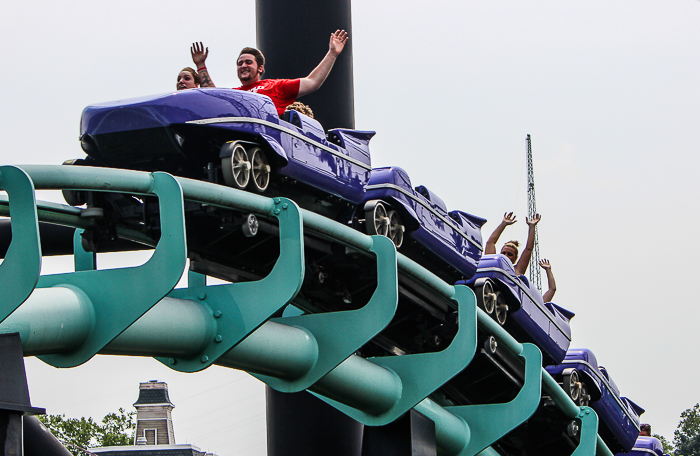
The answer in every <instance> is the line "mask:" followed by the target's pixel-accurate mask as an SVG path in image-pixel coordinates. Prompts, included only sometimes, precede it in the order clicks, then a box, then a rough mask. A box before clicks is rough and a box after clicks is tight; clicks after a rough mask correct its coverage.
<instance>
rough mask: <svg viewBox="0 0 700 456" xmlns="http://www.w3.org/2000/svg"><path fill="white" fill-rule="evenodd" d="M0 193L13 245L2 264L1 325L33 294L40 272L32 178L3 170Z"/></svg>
mask: <svg viewBox="0 0 700 456" xmlns="http://www.w3.org/2000/svg"><path fill="white" fill-rule="evenodd" d="M0 190H5V191H6V192H7V195H8V198H9V214H10V215H11V216H12V222H11V224H12V241H11V243H10V247H9V248H8V250H7V254H6V255H5V261H3V262H2V264H0V290H2V294H1V295H0V322H2V321H3V320H5V319H6V318H7V316H8V315H10V314H11V313H12V312H14V311H15V309H17V307H19V306H20V305H21V304H22V303H23V302H24V301H25V300H26V299H27V298H28V297H29V295H30V294H31V293H32V290H34V287H35V286H36V284H37V281H38V280H39V273H40V271H41V244H40V243H39V220H38V216H37V210H36V199H35V196H34V185H33V184H32V181H31V180H30V179H29V176H28V175H27V174H26V173H25V172H24V171H22V170H21V169H19V168H16V167H14V166H1V167H0Z"/></svg>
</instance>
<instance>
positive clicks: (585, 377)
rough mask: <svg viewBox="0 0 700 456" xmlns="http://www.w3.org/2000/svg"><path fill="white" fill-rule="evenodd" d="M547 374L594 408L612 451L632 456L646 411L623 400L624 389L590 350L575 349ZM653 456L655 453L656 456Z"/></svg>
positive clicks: (565, 389) (604, 438) (601, 434)
mask: <svg viewBox="0 0 700 456" xmlns="http://www.w3.org/2000/svg"><path fill="white" fill-rule="evenodd" d="M546 369H547V372H549V373H550V375H552V377H554V379H556V380H557V381H559V382H560V383H561V384H562V387H563V388H564V391H566V393H567V394H568V395H569V396H570V397H571V399H572V400H573V401H574V402H575V403H576V404H578V405H581V406H584V405H590V406H591V407H592V408H593V409H594V410H595V411H596V413H597V414H598V417H599V418H600V425H599V434H600V436H601V437H602V438H603V440H605V443H606V444H607V445H608V448H610V449H611V450H612V451H622V452H628V451H630V450H631V449H632V447H634V446H635V440H638V439H637V437H638V436H639V416H640V415H641V414H642V413H644V409H643V408H641V407H640V406H638V405H637V404H635V403H634V402H632V401H631V400H629V399H627V398H626V397H622V396H620V389H619V388H618V387H617V385H616V384H615V382H614V381H613V379H612V378H611V377H610V374H609V373H608V371H607V369H606V368H604V367H602V366H599V365H598V360H597V359H596V357H595V355H594V354H593V352H592V351H590V350H588V349H587V348H572V349H569V351H568V352H567V353H566V357H565V359H564V360H563V361H562V362H561V363H560V364H557V365H556V366H547V368H546ZM652 454H653V453H652Z"/></svg>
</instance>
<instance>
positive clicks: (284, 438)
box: [265, 386, 363, 456]
mask: <svg viewBox="0 0 700 456" xmlns="http://www.w3.org/2000/svg"><path fill="white" fill-rule="evenodd" d="M265 393H266V398H267V454H268V456H330V455H333V456H360V455H361V454H362V429H363V426H362V424H360V423H358V422H357V421H355V420H353V419H352V418H350V417H348V416H347V415H344V414H343V413H341V412H339V411H338V410H336V409H334V408H333V407H331V406H330V405H328V404H326V403H325V402H323V401H322V400H320V399H318V398H316V397H315V396H313V395H312V394H310V393H306V392H303V393H280V392H279V391H275V390H273V389H272V388H270V387H269V386H268V387H266V391H265Z"/></svg>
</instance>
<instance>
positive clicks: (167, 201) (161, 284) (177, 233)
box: [38, 173, 187, 367]
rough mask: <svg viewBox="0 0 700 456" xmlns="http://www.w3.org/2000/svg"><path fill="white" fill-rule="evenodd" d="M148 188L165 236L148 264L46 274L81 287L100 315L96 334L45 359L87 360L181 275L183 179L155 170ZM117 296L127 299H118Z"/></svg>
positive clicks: (42, 283) (49, 282) (64, 363)
mask: <svg viewBox="0 0 700 456" xmlns="http://www.w3.org/2000/svg"><path fill="white" fill-rule="evenodd" d="M148 190H149V193H153V194H155V195H156V196H158V200H159V204H160V209H161V237H160V241H159V242H158V245H157V246H156V250H155V252H154V253H153V256H152V257H151V258H150V259H149V260H148V262H146V264H144V265H142V266H138V267H135V268H123V269H108V270H98V271H94V270H86V271H76V272H74V273H66V274H54V275H49V276H43V277H41V278H40V280H39V283H38V286H39V287H40V288H48V287H54V286H58V285H73V286H75V287H77V288H79V289H80V290H81V291H82V292H83V293H84V294H85V295H86V296H87V297H88V299H89V301H90V302H91V303H92V307H93V312H94V318H95V319H94V327H93V328H92V330H91V331H90V335H89V336H88V338H87V340H85V342H84V343H83V344H82V345H81V346H80V347H78V348H76V349H75V350H74V351H72V352H70V353H60V354H52V355H43V356H42V357H41V359H42V360H43V361H44V362H46V363H48V364H51V365H52V366H55V367H74V366H78V365H80V364H82V363H84V362H86V361H87V360H89V359H90V358H92V357H93V356H94V355H96V354H97V353H98V352H99V351H100V350H101V349H102V348H103V347H104V346H105V345H107V344H108V343H109V342H110V341H111V340H112V339H114V338H115V337H117V336H118V335H119V334H120V333H122V332H123V331H124V330H125V329H126V328H128V327H129V326H130V325H131V324H132V323H134V322H135V321H136V320H138V319H139V317H141V315H143V314H144V313H146V311H148V309H150V308H151V307H153V306H154V305H155V304H156V303H157V302H158V301H160V300H161V299H162V298H163V297H164V296H165V295H166V294H167V293H169V292H170V291H171V290H172V289H173V288H174V287H175V285H176V284H177V282H178V281H179V280H180V277H181V276H182V272H183V271H184V268H185V260H186V258H187V247H186V243H185V239H186V237H185V214H184V206H183V199H182V190H181V189H180V185H179V184H178V183H177V181H176V180H175V179H174V178H173V177H172V176H170V175H169V174H165V173H153V175H152V176H151V185H150V186H149V189H148ZM126 284H128V286H125V285H126ZM115 302H117V303H121V304H120V305H114V303H115Z"/></svg>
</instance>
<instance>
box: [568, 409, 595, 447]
mask: <svg viewBox="0 0 700 456" xmlns="http://www.w3.org/2000/svg"><path fill="white" fill-rule="evenodd" d="M576 419H578V420H581V438H580V439H579V442H578V446H577V447H576V450H575V451H574V452H573V453H572V455H571V456H591V455H594V454H596V445H597V443H598V415H597V414H596V413H595V411H594V410H593V409H592V408H590V407H581V411H580V412H579V413H578V416H577V417H576Z"/></svg>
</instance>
